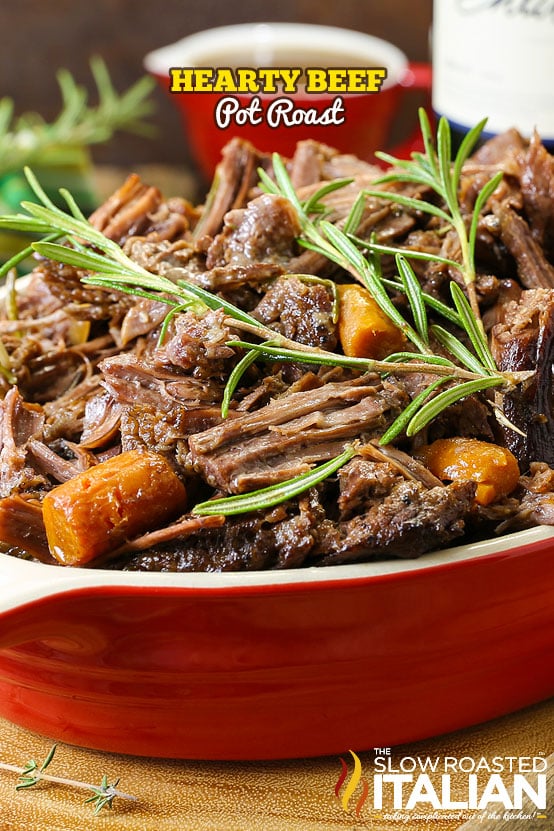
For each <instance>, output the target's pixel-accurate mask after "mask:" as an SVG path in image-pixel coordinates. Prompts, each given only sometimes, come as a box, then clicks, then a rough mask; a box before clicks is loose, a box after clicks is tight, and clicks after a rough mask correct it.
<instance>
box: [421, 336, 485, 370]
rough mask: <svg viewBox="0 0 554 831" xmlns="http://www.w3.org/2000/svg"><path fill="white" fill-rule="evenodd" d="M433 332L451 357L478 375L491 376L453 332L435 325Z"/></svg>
mask: <svg viewBox="0 0 554 831" xmlns="http://www.w3.org/2000/svg"><path fill="white" fill-rule="evenodd" d="M431 332H432V333H433V335H434V337H435V338H436V339H437V340H438V342H439V343H440V345H441V346H444V348H445V349H448V351H449V352H450V354H451V355H453V356H454V357H455V358H457V359H458V361H459V362H460V363H461V364H463V366H465V367H467V369H469V370H471V372H475V373H476V374H477V375H489V373H488V372H487V370H486V369H485V367H483V364H482V363H481V362H480V361H479V360H478V358H476V357H475V355H472V353H471V352H470V351H469V349H468V348H467V347H466V346H464V344H463V343H462V342H461V341H460V340H459V339H458V338H457V337H456V336H455V335H453V334H452V333H451V332H448V331H447V330H446V329H443V327H442V326H439V325H438V324H435V325H434V326H431Z"/></svg>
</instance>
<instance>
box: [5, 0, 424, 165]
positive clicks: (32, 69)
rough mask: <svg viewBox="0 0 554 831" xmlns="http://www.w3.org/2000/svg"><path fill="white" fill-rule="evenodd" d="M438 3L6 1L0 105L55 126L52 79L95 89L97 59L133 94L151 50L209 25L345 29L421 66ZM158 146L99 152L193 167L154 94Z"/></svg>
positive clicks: (175, 125) (117, 159) (104, 157)
mask: <svg viewBox="0 0 554 831" xmlns="http://www.w3.org/2000/svg"><path fill="white" fill-rule="evenodd" d="M431 9H432V0H362V2H360V1H359V0H279V2H275V0H272V2H268V1H267V0H242V2H239V1H238V0H235V2H232V0H231V2H229V0H204V2H202V0H200V2H191V0H158V2H154V0H17V2H10V0H0V32H1V34H2V48H1V49H0V97H1V96H3V95H7V96H10V97H12V98H13V99H14V100H15V102H16V111H17V112H22V111H25V110H37V111H39V112H40V113H41V114H42V115H43V116H44V117H45V118H47V119H51V118H53V117H54V116H55V115H56V114H57V112H58V110H59V106H60V97H59V90H58V87H57V83H56V80H55V72H56V70H57V69H58V68H59V67H62V66H63V67H67V68H68V69H69V70H70V71H71V72H72V73H73V74H74V75H75V77H76V78H77V80H78V81H79V82H81V83H83V84H85V85H86V86H87V87H89V88H90V90H91V93H92V91H93V90H94V84H93V83H92V81H91V77H90V72H89V63H88V62H89V57H90V56H91V55H93V54H99V55H101V56H102V57H103V58H104V60H105V61H106V63H107V65H108V68H109V70H110V74H111V76H112V79H113V81H114V84H115V86H116V88H118V89H119V90H122V89H124V88H126V87H128V86H130V85H131V84H132V83H133V82H134V81H135V80H136V79H137V78H138V77H140V76H141V75H142V74H143V72H144V70H143V67H142V58H143V56H144V55H145V54H146V53H147V52H148V51H150V50H152V49H155V48H157V47H159V46H164V45H166V44H168V43H172V42H173V41H175V40H178V39H179V38H181V37H184V36H185V35H187V34H191V33H193V32H197V31H200V30H201V29H206V28H209V27H212V26H220V25H226V24H230V23H247V22H249V21H252V22H257V21H264V20H273V21H299V22H309V23H322V24H326V25H335V26H343V27H345V28H350V29H357V30H360V31H364V32H368V33H371V34H374V35H377V36H379V37H383V38H385V39H387V40H390V41H392V42H394V43H395V44H396V45H397V46H399V47H400V48H401V49H402V50H403V51H404V52H406V54H407V55H408V57H409V58H410V59H412V60H416V61H424V60H428V58H429V28H430V24H431ZM155 100H156V103H157V113H156V117H155V119H156V123H157V124H158V126H159V134H158V137H157V138H156V139H154V140H147V139H141V138H136V137H129V136H126V135H123V134H121V135H120V136H119V137H118V139H117V140H116V141H112V142H111V143H110V144H109V145H108V146H106V147H103V148H100V149H95V151H94V158H95V160H96V161H99V162H102V163H110V164H122V165H126V166H127V165H132V164H133V163H137V164H138V163H151V162H153V163H169V164H177V165H178V164H180V163H181V162H183V163H186V162H187V160H188V153H187V148H186V146H185V144H184V141H183V138H182V134H181V128H180V123H179V121H178V118H177V116H176V113H175V112H174V110H173V107H172V104H171V103H170V101H169V98H168V97H167V98H166V96H165V94H164V93H163V91H162V90H158V89H156V91H155Z"/></svg>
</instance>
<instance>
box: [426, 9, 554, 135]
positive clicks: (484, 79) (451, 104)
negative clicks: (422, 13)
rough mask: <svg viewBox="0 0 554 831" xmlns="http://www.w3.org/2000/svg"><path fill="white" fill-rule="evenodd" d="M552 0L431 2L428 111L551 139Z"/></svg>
mask: <svg viewBox="0 0 554 831" xmlns="http://www.w3.org/2000/svg"><path fill="white" fill-rule="evenodd" d="M553 79H554V0H434V6H433V109H434V110H435V111H436V112H437V113H439V114H440V115H444V116H446V117H447V118H448V119H449V120H450V121H451V122H453V123H455V124H458V125H460V126H463V127H466V128H467V127H472V126H473V125H474V124H476V123H477V122H478V121H480V120H481V119H482V118H485V117H487V118H488V121H487V125H486V128H485V129H486V131H487V132H491V133H499V132H502V131H504V130H507V129H509V128H510V127H516V128H517V129H518V130H519V131H520V132H521V133H522V134H523V135H524V136H527V137H528V136H530V135H531V133H532V132H533V130H534V129H535V128H536V129H537V130H538V132H539V133H540V135H541V138H543V139H544V140H552V139H554V80H553Z"/></svg>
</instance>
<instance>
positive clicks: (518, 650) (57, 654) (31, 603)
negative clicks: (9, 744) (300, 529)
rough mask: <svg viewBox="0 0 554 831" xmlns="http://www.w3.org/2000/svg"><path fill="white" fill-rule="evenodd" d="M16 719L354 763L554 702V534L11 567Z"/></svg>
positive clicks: (5, 672) (0, 617)
mask: <svg viewBox="0 0 554 831" xmlns="http://www.w3.org/2000/svg"><path fill="white" fill-rule="evenodd" d="M0 585H1V586H2V591H1V599H0V713H1V715H2V716H4V717H6V718H8V719H10V720H12V721H14V722H16V723H18V724H20V725H23V726H25V727H27V728H30V729H32V730H35V731H38V732H40V733H43V734H45V735H48V736H49V737H51V738H52V739H55V740H61V741H65V742H69V743H74V744H77V745H82V746H85V747H91V748H100V749H103V750H109V751H115V752H119V753H130V754H139V755H148V756H161V757H178V758H189V759H201V758H204V759H278V758H287V757H301V756H315V755H321V754H336V753H339V752H343V751H345V750H346V749H348V748H355V749H359V750H363V749H367V748H371V747H374V746H389V745H395V744H398V743H404V742H407V741H413V740H418V739H423V738H426V737H430V736H432V735H438V734H441V733H444V732H448V731H451V730H455V729H458V728H462V727H465V726H468V725H471V724H476V723H478V722H482V721H485V720H487V719H490V718H493V717H496V716H499V715H501V714H504V713H508V712H511V711H514V710H516V709H518V708H520V707H523V706H526V705H529V704H531V703H533V702H536V701H539V700H541V699H546V698H548V697H550V696H551V695H552V694H553V693H554V661H553V660H552V655H553V654H554V529H551V528H546V527H541V528H535V529H531V530H529V531H522V532H518V533H515V534H512V535H509V536H505V537H502V538H499V539H497V540H494V541H485V542H481V543H478V544H475V545H465V546H460V547H458V548H452V549H449V550H448V551H442V552H436V553H433V554H429V555H425V556H423V557H421V558H420V559H418V560H414V561H409V562H406V561H402V562H397V561H389V562H382V563H367V564H362V565H340V566H332V567H327V568H313V569H309V568H303V569H298V570H291V571H280V572H273V571H272V572H250V573H240V574H239V573H224V574H200V573H190V574H163V573H159V574H150V573H148V574H147V573H130V572H129V573H126V572H116V571H108V570H93V569H73V568H64V567H57V566H48V565H43V564H38V563H34V562H27V561H23V560H19V559H16V558H13V557H11V556H8V555H0Z"/></svg>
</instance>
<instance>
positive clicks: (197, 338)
mask: <svg viewBox="0 0 554 831" xmlns="http://www.w3.org/2000/svg"><path fill="white" fill-rule="evenodd" d="M224 319H225V312H224V311H223V310H222V309H217V310H216V311H211V310H210V311H208V312H206V314H205V315H203V316H202V317H198V316H197V315H195V314H193V313H192V312H185V313H184V314H180V315H177V316H176V317H175V318H174V319H173V321H172V323H171V328H170V329H169V333H168V335H167V336H166V338H165V340H164V342H163V344H162V345H161V346H159V347H158V348H157V349H156V350H155V351H154V352H153V353H152V356H151V360H152V362H153V364H154V366H166V367H167V366H174V367H178V368H179V369H181V370H184V371H185V372H186V373H190V374H191V375H192V376H193V377H195V378H204V379H208V378H219V377H224V376H225V377H226V374H228V371H230V369H231V368H232V362H234V361H235V359H236V356H235V351H234V350H233V349H232V348H231V347H229V346H226V343H227V341H229V340H232V339H233V337H236V332H234V331H232V330H231V329H230V328H229V326H227V324H226V323H225V322H224ZM226 370H227V373H226Z"/></svg>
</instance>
